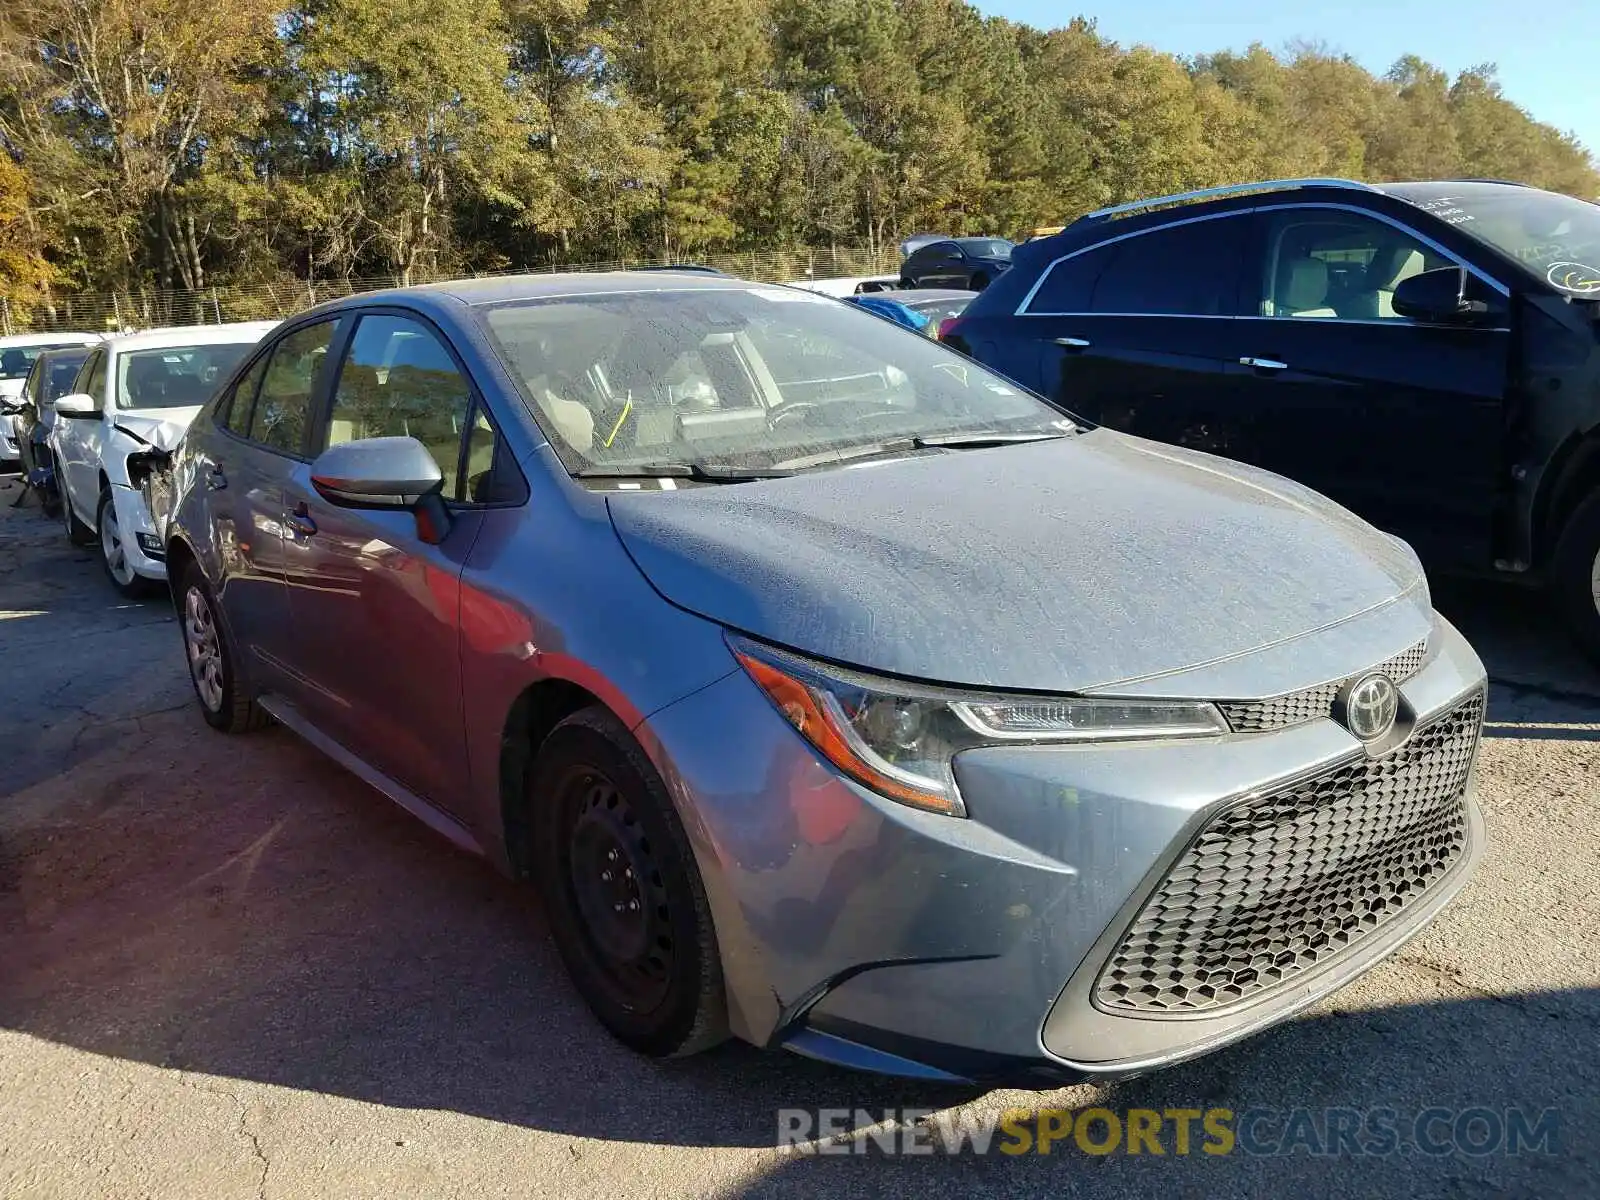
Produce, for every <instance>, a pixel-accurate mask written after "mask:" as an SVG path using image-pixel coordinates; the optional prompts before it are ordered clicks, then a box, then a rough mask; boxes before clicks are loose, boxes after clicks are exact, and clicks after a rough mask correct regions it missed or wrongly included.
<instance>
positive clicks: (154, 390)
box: [116, 342, 255, 411]
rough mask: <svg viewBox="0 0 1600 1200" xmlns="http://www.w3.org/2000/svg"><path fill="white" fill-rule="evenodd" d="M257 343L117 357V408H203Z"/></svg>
mask: <svg viewBox="0 0 1600 1200" xmlns="http://www.w3.org/2000/svg"><path fill="white" fill-rule="evenodd" d="M253 345H255V343H254V342H222V343H217V344H213V345H204V346H161V347H153V348H151V349H148V350H127V351H124V352H123V353H121V354H119V355H117V371H116V375H117V392H116V407H117V408H118V409H121V410H123V411H129V410H132V411H138V410H139V409H148V408H193V407H195V406H197V405H201V404H204V403H205V402H206V401H207V400H209V399H210V398H211V395H212V393H213V392H215V391H216V389H217V385H218V384H219V383H221V382H222V381H223V380H225V379H226V378H227V377H228V376H229V375H230V374H232V372H233V368H234V367H235V366H237V365H238V363H239V360H240V359H241V358H243V357H244V356H245V354H246V353H248V352H249V350H250V347H251V346H253Z"/></svg>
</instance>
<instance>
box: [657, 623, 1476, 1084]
mask: <svg viewBox="0 0 1600 1200" xmlns="http://www.w3.org/2000/svg"><path fill="white" fill-rule="evenodd" d="M1483 686H1484V671H1483V666H1482V664H1481V663H1480V662H1479V661H1478V658H1477V656H1476V655H1475V654H1474V653H1473V651H1472V649H1471V647H1470V646H1468V645H1467V643H1466V641H1465V640H1464V639H1463V638H1462V637H1461V636H1460V635H1459V634H1458V633H1456V632H1455V630H1454V629H1452V628H1450V626H1449V625H1448V624H1446V623H1445V622H1443V621H1441V622H1440V623H1439V626H1438V629H1437V631H1436V633H1435V635H1434V637H1433V649H1432V650H1431V652H1430V655H1429V659H1428V661H1427V663H1426V664H1425V665H1424V667H1423V668H1422V670H1421V671H1420V672H1419V673H1418V674H1416V675H1415V676H1413V677H1412V678H1410V679H1409V680H1407V681H1406V682H1405V683H1404V684H1403V685H1402V687H1401V692H1402V695H1403V696H1404V699H1405V701H1406V703H1407V704H1408V705H1409V707H1410V708H1411V709H1412V710H1414V712H1415V714H1416V718H1417V725H1418V727H1419V728H1420V727H1422V726H1424V725H1426V724H1427V723H1428V722H1429V721H1430V720H1432V719H1433V718H1435V717H1437V716H1439V715H1440V714H1442V713H1445V712H1446V711H1448V710H1450V709H1451V708H1453V707H1454V706H1455V705H1456V704H1458V703H1459V702H1461V701H1462V700H1463V699H1464V698H1467V697H1470V696H1472V695H1473V694H1474V693H1475V692H1478V691H1480V690H1481V689H1482V688H1483ZM639 733H640V734H641V736H642V740H643V741H644V744H645V745H646V747H647V749H649V750H650V752H651V753H652V755H653V756H654V757H655V758H656V761H657V763H658V765H659V766H660V767H661V769H662V774H663V777H664V778H665V779H666V780H667V782H668V785H669V787H670V788H671V789H672V791H673V793H674V796H675V799H676V800H677V803H678V806H679V811H680V812H681V813H682V814H683V816H684V820H685V826H686V828H687V829H688V831H689V834H690V837H691V840H692V842H693V843H694V846H695V850H696V856H697V859H698V862H699V865H700V868H701V874H702V877H703V878H704V880H705V884H706V889H707V894H708V898H709V900H710V902H711V906H712V911H713V916H714V919H715V923H716V929H717V936H718V941H719V946H720V949H721V953H722V958H723V964H724V974H725V977H726V980H727V987H728V999H729V1009H730V1015H731V1017H732V1020H733V1023H734V1027H735V1031H736V1032H738V1033H739V1034H740V1035H741V1036H744V1037H746V1038H747V1039H748V1040H751V1041H754V1042H756V1043H758V1044H764V1045H787V1046H789V1047H790V1048H791V1049H794V1050H797V1051H799V1052H802V1053H806V1054H810V1055H812V1056H815V1057H821V1058H826V1059H830V1060H832V1061H837V1062H842V1063H846V1064H847V1065H851V1066H860V1067H866V1068H869V1069H874V1070H879V1071H885V1072H889V1073H896V1074H903V1075H914V1076H921V1077H924V1078H944V1079H961V1080H982V1081H986V1082H987V1081H1006V1082H1014V1083H1035V1084H1039V1085H1044V1084H1047V1083H1055V1082H1059V1081H1062V1080H1070V1079H1082V1078H1085V1077H1116V1076H1124V1075H1130V1074H1138V1073H1142V1072H1145V1071H1149V1070H1152V1069H1155V1068H1158V1067H1162V1066H1166V1065H1168V1064H1171V1063H1175V1062H1179V1061H1182V1060H1184V1059H1187V1058H1191V1057H1194V1056H1196V1055H1198V1054H1202V1053H1205V1052H1207V1051H1210V1050H1213V1049H1216V1048H1217V1047H1219V1046H1222V1045H1225V1044H1227V1043H1229V1042H1232V1041H1235V1040H1237V1039H1238V1038H1241V1037H1244V1036H1246V1035H1247V1034H1249V1033H1251V1032H1253V1031H1255V1030H1257V1029H1260V1028H1262V1027H1264V1026H1266V1025H1269V1024H1271V1023H1273V1022H1276V1021H1280V1020H1283V1019H1285V1018H1287V1017H1289V1016H1291V1015H1292V1014H1293V1013H1295V1012H1297V1011H1299V1010H1300V1009H1302V1008H1304V1007H1305V1006H1307V1005H1309V1004H1311V1003H1313V1002H1315V1001H1316V1000H1318V999H1319V998H1321V997H1322V996H1324V995H1326V994H1328V993H1329V992H1331V991H1333V990H1334V989H1336V988H1338V987H1339V986H1341V985H1343V984H1344V983H1346V982H1348V981H1349V980H1350V979H1351V978H1353V977H1354V976H1355V975H1357V974H1359V973H1361V972H1362V971H1365V970H1366V969H1368V968H1369V967H1371V966H1372V965H1373V964H1374V963H1376V962H1378V961H1379V960H1381V959H1382V958H1383V957H1384V956H1386V955H1387V954H1389V953H1392V952H1393V950H1394V949H1395V948H1396V947H1397V946H1398V945H1399V944H1400V943H1401V942H1403V941H1404V940H1405V939H1406V938H1408V937H1410V936H1412V935H1413V934H1415V933H1416V932H1417V931H1418V930H1419V929H1420V928H1421V927H1422V926H1423V925H1425V924H1426V923H1427V921H1428V920H1430V919H1431V918H1432V917H1433V916H1434V915H1435V914H1436V913H1437V912H1438V911H1439V909H1440V908H1441V907H1442V906H1443V905H1444V904H1445V903H1446V902H1447V901H1448V900H1449V898H1450V896H1452V895H1453V894H1454V893H1455V892H1456V891H1457V890H1459V888H1460V887H1461V886H1462V884H1463V883H1464V882H1465V880H1466V879H1467V877H1468V876H1469V875H1470V873H1471V870H1472V867H1473V864H1474V863H1475V861H1476V859H1477V857H1478V855H1479V853H1480V852H1481V848H1482V842H1483V838H1482V823H1481V818H1480V817H1479V815H1478V812H1477V807H1476V804H1475V802H1474V801H1473V799H1472V798H1471V795H1470V782H1469V784H1468V789H1467V795H1466V796H1465V798H1464V800H1463V803H1464V804H1465V807H1466V810H1467V825H1468V829H1467V834H1466V845H1465V847H1464V850H1463V851H1462V853H1461V854H1460V855H1459V857H1458V858H1457V859H1456V861H1455V862H1454V864H1453V866H1452V867H1451V868H1450V870H1449V871H1448V872H1447V873H1446V874H1445V875H1444V876H1442V877H1440V878H1437V879H1435V880H1434V881H1433V882H1432V884H1431V885H1430V886H1429V887H1428V889H1427V890H1426V891H1425V892H1424V893H1423V894H1422V895H1421V896H1420V897H1418V898H1416V899H1415V900H1414V901H1413V902H1412V903H1411V904H1409V905H1408V906H1407V907H1406V908H1405V909H1404V910H1403V911H1401V912H1400V913H1399V914H1398V915H1397V916H1395V917H1394V918H1392V919H1391V920H1390V921H1388V922H1387V923H1386V924H1384V925H1383V926H1382V927H1381V928H1380V929H1378V930H1377V931H1376V932H1374V933H1371V934H1370V935H1368V936H1367V937H1365V938H1363V939H1362V940H1360V941H1358V942H1355V943H1354V944H1352V945H1351V946H1350V947H1349V948H1348V949H1347V950H1345V951H1343V952H1340V953H1337V954H1334V955H1332V956H1330V957H1328V958H1326V959H1324V960H1321V961H1319V962H1318V963H1317V964H1316V965H1315V966H1314V967H1309V968H1307V969H1306V970H1304V971H1301V972H1294V973H1291V974H1290V975H1289V977H1288V978H1286V979H1285V980H1284V981H1283V982H1282V984H1281V985H1278V986H1274V987H1272V988H1269V989H1265V990H1264V991H1263V992H1261V993H1260V994H1258V995H1256V996H1254V997H1253V998H1252V999H1251V1000H1250V1002H1249V1003H1247V1004H1244V1005H1240V1006H1237V1007H1234V1008H1230V1009H1229V1010H1228V1011H1226V1012H1225V1013H1220V1014H1217V1015H1206V1014H1200V1015H1194V1014H1190V1015H1180V1016H1171V1017H1169V1016H1166V1015H1156V1016H1152V1015H1151V1014H1140V1015H1137V1016H1130V1015H1122V1014H1114V1013H1111V1012H1108V1011H1105V1010H1104V1009H1103V1008H1102V1007H1097V1006H1096V1004H1095V1003H1094V1000H1093V993H1094V987H1095V983H1096V981H1097V980H1098V978H1099V976H1100V974H1101V971H1102V969H1103V967H1104V966H1105V964H1106V961H1107V959H1108V957H1109V956H1110V955H1111V953H1112V952H1113V950H1114V949H1115V948H1116V946H1117V944H1118V943H1119V941H1120V939H1121V938H1122V935H1123V934H1124V932H1125V931H1126V930H1127V929H1128V926H1129V924H1130V921H1131V920H1132V918H1133V916H1134V915H1135V914H1137V913H1138V911H1139V910H1140V909H1141V908H1142V907H1143V905H1144V903H1145V902H1146V900H1147V899H1148V898H1149V897H1150V896H1151V894H1152V892H1153V890H1154V889H1155V888H1156V887H1157V886H1158V885H1159V884H1160V883H1161V881H1162V880H1163V879H1164V878H1165V876H1166V874H1167V872H1168V871H1169V870H1170V868H1171V866H1172V864H1173V863H1174V862H1175V861H1176V860H1177V858H1178V856H1179V855H1180V854H1182V853H1183V851H1184V850H1185V849H1186V848H1187V847H1188V846H1189V845H1190V843H1191V842H1192V841H1193V839H1194V836H1195V834H1196V832H1197V831H1198V830H1199V829H1201V828H1202V827H1203V826H1205V825H1206V824H1207V823H1208V822H1210V821H1211V820H1212V819H1213V818H1215V817H1216V816H1217V815H1218V813H1220V812H1222V811H1223V810H1226V809H1228V808H1229V807H1230V806H1232V805H1234V804H1236V803H1238V802H1239V801H1240V799H1241V798H1242V797H1249V796H1252V795H1255V794H1258V793H1264V792H1270V791H1272V790H1274V789H1276V788H1279V787H1281V786H1282V785H1283V783H1284V781H1286V780H1291V779H1297V778H1301V777H1304V776H1307V775H1311V774H1315V773H1318V772H1322V771H1326V770H1329V769H1330V768H1333V767H1335V766H1337V765H1338V764H1340V763H1341V762H1345V761H1348V760H1349V759H1350V758H1351V756H1352V755H1353V754H1358V753H1361V746H1360V743H1359V742H1357V741H1356V740H1355V739H1354V738H1353V737H1352V736H1351V735H1350V734H1349V733H1348V732H1347V731H1346V730H1345V729H1344V728H1343V727H1342V726H1340V725H1338V724H1336V723H1335V722H1334V721H1332V720H1328V719H1323V720H1315V721H1311V722H1309V723H1306V724H1302V725H1298V726H1294V727H1292V728H1287V729H1282V730H1279V731H1276V732H1270V733H1255V734H1236V735H1232V736H1228V737H1224V738H1219V739H1216V740H1207V741H1193V742H1181V741H1172V742H1166V743H1147V744H1140V745H1099V746H1088V745H1084V746H1055V747H1038V746H1034V747H1014V748H1012V747H1004V748H1002V747H997V748H992V749H984V750H978V751H969V752H967V753H966V754H963V755H962V756H961V757H960V758H959V759H958V760H957V767H956V769H957V776H958V779H959V782H960V786H961V789H962V794H963V796H964V797H965V799H966V801H967V804H968V808H969V811H970V813H971V815H970V816H969V817H968V818H966V819H953V818H948V817H942V816H936V815H933V814H929V813H923V812H919V811H916V810H913V809H910V808H907V807H905V806H903V805H899V804H895V803H893V802H891V801H887V800H884V799H882V798H881V797H878V796H876V795H875V794H873V793H871V792H868V791H866V790H865V789H862V788H860V787H857V786H856V785H854V784H853V783H851V782H849V781H847V780H844V779H842V778H841V777H840V776H838V775H837V774H836V773H835V772H833V771H832V770H831V769H830V768H828V767H826V765H825V764H823V763H821V762H819V760H818V759H817V757H816V756H815V755H814V754H812V753H811V752H810V751H809V748H808V747H807V746H805V744H804V743H802V742H801V740H800V739H799V738H798V737H797V736H796V735H795V734H794V732H793V731H792V730H791V729H790V728H789V727H788V725H787V724H785V723H784V722H783V721H782V719H781V718H780V717H779V716H778V715H777V714H776V713H775V712H774V711H773V710H772V708H771V706H770V704H769V703H768V702H767V701H766V699H765V697H764V696H763V695H762V694H761V693H760V692H759V691H758V690H757V689H756V688H755V686H754V685H753V684H751V683H750V682H749V681H748V680H747V679H746V678H745V676H744V675H743V674H742V673H734V674H732V675H729V676H727V677H726V678H724V679H723V680H721V681H720V682H718V683H716V684H713V685H711V686H710V687H708V688H705V689H703V690H702V691H700V692H697V693H695V694H694V695H692V696H690V697H688V698H686V699H685V700H682V701H680V702H679V703H677V704H675V705H672V706H670V707H669V708H667V709H665V710H663V711H662V712H660V713H657V714H655V715H654V716H653V717H651V718H650V719H649V720H648V721H647V722H646V723H645V724H644V725H643V726H641V728H640V730H639ZM1473 745H1474V747H1475V745H1476V731H1474V734H1473ZM735 748H736V749H735ZM1469 778H1470V777H1469Z"/></svg>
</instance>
